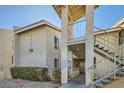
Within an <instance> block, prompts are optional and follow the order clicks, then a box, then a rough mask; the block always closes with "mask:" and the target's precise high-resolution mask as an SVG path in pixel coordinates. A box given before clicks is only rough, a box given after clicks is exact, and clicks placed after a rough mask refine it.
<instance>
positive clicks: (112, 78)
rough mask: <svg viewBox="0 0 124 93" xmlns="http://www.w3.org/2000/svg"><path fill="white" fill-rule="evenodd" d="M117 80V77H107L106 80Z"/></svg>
mask: <svg viewBox="0 0 124 93" xmlns="http://www.w3.org/2000/svg"><path fill="white" fill-rule="evenodd" d="M118 78H119V77H118V76H116V77H114V76H113V75H112V76H109V77H108V79H111V80H114V79H116V80H117V79H118Z"/></svg>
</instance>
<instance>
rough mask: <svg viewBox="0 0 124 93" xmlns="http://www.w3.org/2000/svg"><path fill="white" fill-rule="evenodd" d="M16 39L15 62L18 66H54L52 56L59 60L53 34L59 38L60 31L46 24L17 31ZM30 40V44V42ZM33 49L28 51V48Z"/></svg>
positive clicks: (58, 51) (58, 52)
mask: <svg viewBox="0 0 124 93" xmlns="http://www.w3.org/2000/svg"><path fill="white" fill-rule="evenodd" d="M31 34H32V39H31ZM16 35H18V36H17V38H16V39H18V40H16V44H15V45H16V48H17V49H16V52H15V55H16V60H15V61H16V62H15V66H19V67H48V68H50V69H51V68H53V67H54V58H58V59H59V60H60V44H59V50H55V49H54V36H56V37H58V39H59V40H60V35H61V34H60V32H59V31H57V30H56V29H53V28H51V27H49V26H47V25H42V26H40V27H36V28H34V29H30V30H28V31H25V32H22V33H18V34H16ZM31 41H32V44H31ZM31 47H32V49H33V52H30V51H29V49H31Z"/></svg>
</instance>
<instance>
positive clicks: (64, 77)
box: [61, 5, 68, 84]
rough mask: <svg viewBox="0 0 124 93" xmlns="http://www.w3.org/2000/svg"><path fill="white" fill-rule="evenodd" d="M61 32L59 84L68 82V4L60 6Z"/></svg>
mask: <svg viewBox="0 0 124 93" xmlns="http://www.w3.org/2000/svg"><path fill="white" fill-rule="evenodd" d="M61 19H62V33H61V84H64V83H67V82H68V47H67V40H68V39H67V31H68V6H67V5H66V6H62V11H61Z"/></svg>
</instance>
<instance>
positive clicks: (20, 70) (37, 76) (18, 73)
mask: <svg viewBox="0 0 124 93" xmlns="http://www.w3.org/2000/svg"><path fill="white" fill-rule="evenodd" d="M10 71H11V75H12V78H13V79H24V80H32V81H48V80H50V78H49V76H48V68H40V67H12V68H11V69H10Z"/></svg>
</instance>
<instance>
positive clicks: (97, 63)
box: [88, 58, 105, 69]
mask: <svg viewBox="0 0 124 93" xmlns="http://www.w3.org/2000/svg"><path fill="white" fill-rule="evenodd" d="M102 60H105V59H104V58H103V59H101V60H99V61H98V62H97V63H96V64H93V65H92V66H90V67H89V68H88V69H90V68H92V67H94V66H96V65H97V64H98V63H101V62H102Z"/></svg>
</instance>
